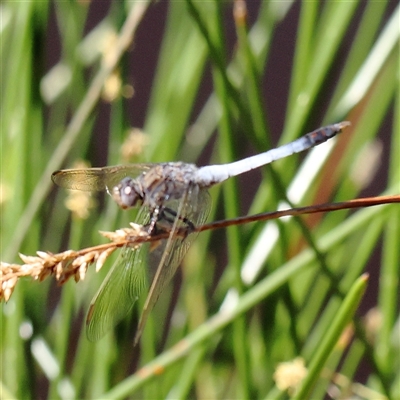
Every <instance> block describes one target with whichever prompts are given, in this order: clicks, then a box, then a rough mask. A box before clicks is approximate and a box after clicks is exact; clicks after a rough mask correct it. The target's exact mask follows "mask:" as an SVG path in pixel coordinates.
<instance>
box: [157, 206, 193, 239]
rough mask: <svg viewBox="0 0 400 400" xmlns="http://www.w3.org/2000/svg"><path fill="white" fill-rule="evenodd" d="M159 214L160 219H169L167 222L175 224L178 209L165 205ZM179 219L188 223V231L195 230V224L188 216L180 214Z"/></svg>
mask: <svg viewBox="0 0 400 400" xmlns="http://www.w3.org/2000/svg"><path fill="white" fill-rule="evenodd" d="M159 216H160V217H159V220H161V219H162V220H164V221H167V222H169V223H171V224H173V223H174V221H175V218H176V211H175V210H172V209H171V208H168V207H164V208H163V209H162V210H161V212H160V214H159ZM178 219H179V220H180V221H182V222H183V223H184V224H186V228H187V229H188V231H189V232H188V233H190V232H192V231H194V229H195V226H194V224H193V222H192V221H190V220H189V219H188V218H186V217H182V216H179V217H178Z"/></svg>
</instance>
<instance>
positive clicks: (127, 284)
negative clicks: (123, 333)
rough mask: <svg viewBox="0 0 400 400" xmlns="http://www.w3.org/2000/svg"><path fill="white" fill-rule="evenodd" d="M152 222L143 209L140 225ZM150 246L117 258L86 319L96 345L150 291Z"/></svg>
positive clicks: (125, 251)
mask: <svg viewBox="0 0 400 400" xmlns="http://www.w3.org/2000/svg"><path fill="white" fill-rule="evenodd" d="M148 220H149V211H148V209H147V208H146V207H142V208H141V209H140V211H139V215H138V218H137V222H138V223H142V224H145V223H147V222H148ZM148 247H149V244H148V243H142V244H141V245H140V247H138V248H131V247H128V246H126V247H124V248H122V250H121V252H120V254H119V256H118V258H117V259H116V260H115V262H114V264H113V266H112V267H111V269H110V271H109V272H108V274H107V276H106V278H105V279H104V281H103V283H102V285H101V286H100V289H99V290H98V292H97V294H96V295H95V296H94V298H93V300H92V302H91V303H90V307H89V311H88V314H87V317H86V336H87V338H88V339H89V340H90V341H92V342H94V341H97V340H99V339H101V338H102V337H103V336H104V335H105V334H106V333H107V331H109V330H110V329H111V328H112V327H113V326H115V325H116V324H117V323H118V322H119V321H120V320H121V319H122V318H123V317H124V316H125V315H126V314H127V313H128V312H129V311H130V310H131V308H132V307H133V305H134V303H135V301H136V300H137V299H138V297H139V296H140V294H141V293H142V292H143V291H144V290H146V289H147V288H148V274H147V269H146V262H147V260H146V255H147V254H148V250H149V249H148Z"/></svg>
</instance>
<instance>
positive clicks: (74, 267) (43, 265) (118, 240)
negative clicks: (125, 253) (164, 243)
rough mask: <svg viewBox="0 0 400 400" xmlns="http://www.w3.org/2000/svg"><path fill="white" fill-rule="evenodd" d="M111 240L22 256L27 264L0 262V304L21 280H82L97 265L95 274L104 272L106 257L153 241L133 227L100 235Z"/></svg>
mask: <svg viewBox="0 0 400 400" xmlns="http://www.w3.org/2000/svg"><path fill="white" fill-rule="evenodd" d="M101 234H102V235H103V236H105V237H107V238H108V239H110V240H111V243H106V244H102V245H98V246H94V247H89V248H86V249H82V250H79V251H75V250H67V251H64V252H62V253H58V254H53V253H50V252H44V251H38V252H37V253H36V254H37V255H36V256H26V255H24V254H20V255H19V256H20V258H21V260H22V261H23V262H24V264H22V265H20V264H9V263H5V262H0V284H1V286H0V301H1V300H5V301H8V300H9V298H10V296H11V294H12V293H13V291H14V288H15V285H16V284H17V282H18V280H19V278H21V277H27V276H30V277H31V278H33V279H35V280H39V281H42V280H44V279H45V278H47V277H48V276H50V275H52V276H54V277H55V279H56V280H57V281H58V283H59V284H61V285H62V284H63V283H65V282H66V281H67V280H68V279H70V278H72V277H73V278H74V280H75V281H76V282H79V281H80V280H83V279H84V278H85V276H86V271H87V269H88V267H89V266H90V265H92V264H95V266H96V272H97V271H99V270H100V269H101V267H102V266H103V265H104V263H105V261H106V260H107V258H108V257H109V256H110V255H111V254H112V253H113V252H114V251H115V250H116V249H118V248H119V247H123V246H130V247H132V248H135V247H139V246H140V245H141V244H142V243H143V242H145V241H148V240H150V235H149V234H148V232H147V231H146V229H145V228H144V227H142V226H141V225H137V224H131V228H125V229H119V230H117V231H115V232H101Z"/></svg>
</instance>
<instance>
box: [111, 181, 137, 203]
mask: <svg viewBox="0 0 400 400" xmlns="http://www.w3.org/2000/svg"><path fill="white" fill-rule="evenodd" d="M112 197H113V199H114V200H115V201H116V203H117V204H118V205H119V206H120V207H121V208H123V209H126V208H130V207H134V206H135V205H137V204H138V203H139V202H141V201H142V200H143V198H142V196H141V194H140V192H139V190H138V184H137V182H136V181H135V180H134V179H132V178H124V179H122V181H121V182H120V183H119V184H118V185H117V186H114V188H113V193H112Z"/></svg>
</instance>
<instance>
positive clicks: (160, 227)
mask: <svg viewBox="0 0 400 400" xmlns="http://www.w3.org/2000/svg"><path fill="white" fill-rule="evenodd" d="M349 125H350V122H348V121H342V122H339V123H336V124H332V125H328V126H324V127H322V128H319V129H316V130H314V131H312V132H309V133H307V134H306V135H304V136H302V137H300V138H298V139H296V140H294V141H292V142H290V143H288V144H285V145H282V146H280V147H277V148H274V149H271V150H268V151H266V152H264V153H260V154H257V155H254V156H250V157H248V158H244V159H242V160H239V161H235V162H232V163H228V164H219V165H207V166H203V167H197V166H196V165H194V164H189V163H184V162H166V163H147V164H128V165H118V166H108V167H102V168H84V169H64V170H60V171H56V172H54V173H53V174H52V180H53V182H54V183H55V184H56V185H58V186H61V187H63V188H67V189H73V190H84V191H107V192H108V193H109V194H110V195H111V196H112V198H113V199H114V200H115V202H116V203H117V204H118V205H119V206H120V207H121V208H122V209H128V208H131V207H137V206H140V209H139V212H138V215H137V218H136V221H135V222H136V223H137V224H139V225H141V226H144V227H146V229H147V231H148V234H149V235H154V234H156V233H157V232H168V235H167V238H164V239H162V240H160V241H159V242H157V243H156V245H154V243H153V244H149V243H145V244H142V245H141V246H138V247H137V248H133V247H129V246H125V247H123V248H122V250H121V252H120V254H119V256H118V257H117V259H116V261H115V262H114V264H113V266H112V267H111V269H110V271H109V272H108V274H107V276H106V278H105V279H104V281H103V283H102V285H101V286H100V288H99V290H98V292H97V294H96V295H95V296H94V298H93V300H92V302H91V304H90V307H89V310H88V314H87V317H86V336H87V338H88V340H90V341H97V340H99V339H101V338H102V337H103V336H104V335H105V334H106V333H107V332H108V331H109V330H110V329H111V328H112V327H114V326H115V325H116V324H117V323H118V322H120V321H121V320H122V319H123V318H124V317H125V316H126V315H127V314H128V313H129V311H130V310H131V309H132V307H133V305H134V303H135V302H136V301H137V300H138V298H139V296H141V295H142V294H143V292H145V291H147V297H146V300H145V303H144V306H143V310H142V312H141V316H140V318H139V323H138V327H137V330H136V334H135V339H134V343H135V344H137V343H138V341H139V339H140V337H141V334H142V332H143V329H144V326H145V323H146V320H147V318H148V316H149V313H150V312H151V310H152V309H153V307H154V305H155V304H156V302H157V300H158V298H159V296H160V294H161V293H162V291H163V290H164V288H165V286H166V285H167V284H168V283H169V281H170V280H171V279H172V277H173V275H174V274H175V272H176V270H177V268H178V266H179V264H180V262H181V261H182V258H183V257H184V255H185V254H186V252H187V250H188V248H189V247H190V245H191V243H192V242H193V240H194V239H195V238H196V236H197V234H198V232H195V229H194V228H195V227H196V226H200V225H202V224H204V223H205V221H206V219H207V217H208V214H209V212H210V209H211V200H210V195H209V193H208V189H209V188H210V187H211V186H213V185H215V184H218V183H221V182H223V181H225V180H227V179H228V178H230V177H234V176H237V175H240V174H243V173H245V172H249V171H251V170H253V169H256V168H259V167H261V166H263V165H266V164H269V163H271V162H273V161H275V160H279V159H281V158H284V157H287V156H290V155H292V154H294V153H299V152H302V151H304V150H307V149H310V148H312V147H314V146H317V145H319V144H321V143H323V142H326V141H327V140H328V139H330V138H332V137H334V136H336V135H337V134H339V133H341V132H342V131H343V129H344V128H346V127H347V126H349ZM182 229H185V231H186V232H187V234H185V235H178V234H177V232H180V231H182ZM150 283H151V284H150ZM147 288H149V289H147Z"/></svg>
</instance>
